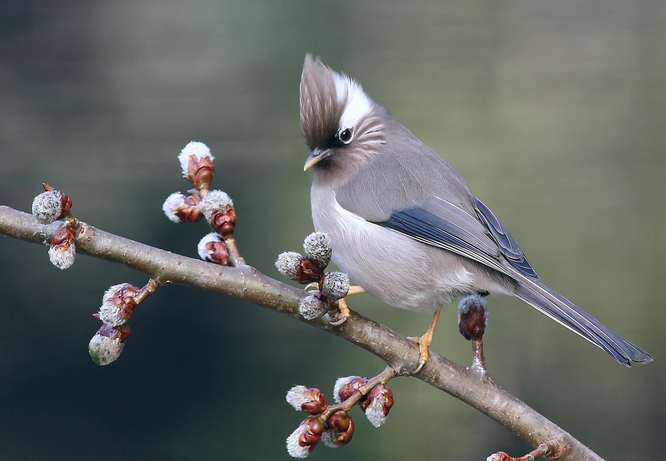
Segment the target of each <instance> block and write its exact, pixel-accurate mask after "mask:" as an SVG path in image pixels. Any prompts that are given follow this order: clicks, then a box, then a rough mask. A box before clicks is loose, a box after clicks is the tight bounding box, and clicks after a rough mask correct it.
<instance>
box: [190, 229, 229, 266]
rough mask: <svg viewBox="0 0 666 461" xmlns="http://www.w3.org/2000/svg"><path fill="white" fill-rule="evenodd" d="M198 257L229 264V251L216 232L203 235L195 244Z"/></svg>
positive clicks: (223, 264)
mask: <svg viewBox="0 0 666 461" xmlns="http://www.w3.org/2000/svg"><path fill="white" fill-rule="evenodd" d="M197 251H198V253H199V257H200V258H201V259H203V260H204V261H210V262H212V263H215V264H220V265H222V266H226V265H228V264H229V251H227V247H226V245H225V244H224V241H223V240H222V237H221V236H220V234H218V233H217V232H211V233H210V234H207V235H205V236H204V237H203V238H202V239H201V240H200V241H199V244H198V245H197Z"/></svg>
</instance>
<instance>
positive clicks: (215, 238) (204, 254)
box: [197, 232, 223, 261]
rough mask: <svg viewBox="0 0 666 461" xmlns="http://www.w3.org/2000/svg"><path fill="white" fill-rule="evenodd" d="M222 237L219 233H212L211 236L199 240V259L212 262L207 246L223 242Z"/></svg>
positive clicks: (207, 235)
mask: <svg viewBox="0 0 666 461" xmlns="http://www.w3.org/2000/svg"><path fill="white" fill-rule="evenodd" d="M222 241H223V240H222V237H221V236H220V234H218V233H217V232H211V233H210V234H206V235H204V236H203V238H202V239H201V240H199V244H198V245H197V252H198V253H199V257H200V258H201V259H203V260H204V261H211V259H210V255H211V253H210V250H209V249H208V248H206V245H207V244H209V243H210V242H222Z"/></svg>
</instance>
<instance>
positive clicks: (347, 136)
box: [338, 128, 354, 144]
mask: <svg viewBox="0 0 666 461" xmlns="http://www.w3.org/2000/svg"><path fill="white" fill-rule="evenodd" d="M353 137H354V133H352V130H351V128H345V129H344V130H342V131H341V132H340V134H338V139H339V140H340V141H342V142H343V143H345V144H349V143H350V142H351V140H352V138H353Z"/></svg>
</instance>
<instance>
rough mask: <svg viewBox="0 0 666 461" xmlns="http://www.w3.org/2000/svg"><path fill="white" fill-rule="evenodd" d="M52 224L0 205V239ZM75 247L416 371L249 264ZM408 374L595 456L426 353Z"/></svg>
mask: <svg viewBox="0 0 666 461" xmlns="http://www.w3.org/2000/svg"><path fill="white" fill-rule="evenodd" d="M58 226H59V224H58V223H54V224H50V225H42V224H40V223H39V222H38V221H37V220H36V219H35V218H34V217H33V216H32V215H30V214H27V213H23V212H20V211H17V210H14V209H12V208H10V207H7V206H0V234H1V235H6V236H10V237H14V238H17V239H20V240H26V241H30V242H33V243H41V244H46V245H48V244H49V242H50V240H51V236H52V235H53V233H54V232H55V231H56V229H57V228H58ZM76 250H77V252H79V253H85V254H88V255H91V256H95V257H98V258H101V259H104V260H107V261H114V262H117V263H120V264H123V265H125V266H127V267H131V268H132V269H135V270H138V271H141V272H144V273H146V274H148V275H149V276H150V277H151V278H153V279H155V280H156V281H157V282H159V283H160V284H168V283H182V284H185V285H190V286H193V287H197V288H202V289H204V290H209V291H214V292H217V293H221V294H225V295H230V296H234V297H237V298H241V299H246V300H248V301H252V302H254V303H256V304H259V305H260V306H263V307H266V308H269V309H272V310H274V311H277V312H280V313H282V314H285V315H288V316H290V317H293V318H295V319H297V320H300V321H302V322H305V323H308V324H310V325H313V326H316V327H317V328H320V329H322V330H325V331H328V332H329V333H332V334H334V335H336V336H339V337H340V338H343V339H345V340H347V341H349V342H351V343H353V344H356V345H357V346H360V347H362V348H363V349H365V350H367V351H369V352H371V353H373V354H375V355H376V356H378V357H379V358H381V359H382V360H384V361H385V362H386V363H387V364H388V366H390V367H392V368H393V369H394V370H395V371H396V373H397V374H398V375H409V374H410V373H409V370H413V369H414V368H415V367H416V364H417V363H418V359H419V349H418V346H417V345H416V343H414V342H413V341H411V340H409V339H407V338H405V337H404V336H401V335H400V334H398V333H396V332H395V331H393V330H391V329H390V328H387V327H385V326H384V325H381V324H379V323H377V322H375V321H373V320H371V319H368V318H366V317H363V316H362V315H360V314H358V313H356V312H353V311H352V312H351V316H350V317H349V319H348V320H347V321H346V322H345V323H343V324H342V325H340V326H333V325H331V324H329V323H328V322H326V321H325V320H322V319H318V320H314V321H308V320H304V319H303V318H302V317H301V316H300V314H299V313H298V304H299V301H300V299H301V298H303V297H304V296H306V294H307V293H306V292H305V291H304V290H301V289H298V288H294V287H292V286H290V285H287V284H285V283H282V282H280V281H277V280H274V279H272V278H270V277H268V276H266V275H264V274H262V273H261V272H259V271H258V270H257V269H255V268H254V267H251V266H239V267H226V266H219V265H216V264H212V263H207V262H204V261H200V260H196V259H192V258H188V257H185V256H181V255H177V254H174V253H170V252H168V251H164V250H160V249H158V248H154V247H151V246H148V245H144V244H142V243H139V242H135V241H133V240H129V239H126V238H123V237H119V236H117V235H113V234H110V233H108V232H104V231H102V230H99V229H96V228H94V227H92V226H90V225H88V224H86V223H83V222H81V231H80V232H79V233H78V234H77V238H76ZM413 376H414V377H416V378H418V379H420V380H422V381H424V382H426V383H428V384H430V385H432V386H435V387H437V388H438V389H441V390H443V391H445V392H447V393H449V394H451V395H452V396H454V397H456V398H458V399H460V400H462V401H463V402H465V403H467V404H469V405H471V406H472V407H474V408H476V409H477V410H479V411H480V412H482V413H484V414H485V415H487V416H489V417H490V418H492V419H494V420H495V421H497V422H498V423H500V424H501V425H503V426H504V427H506V428H507V429H509V430H511V431H512V432H514V433H515V434H516V435H518V436H519V437H521V438H522V439H523V440H525V441H526V442H527V443H528V444H530V445H531V446H532V447H534V448H537V447H539V445H541V444H549V446H553V447H557V450H556V452H555V453H554V454H552V455H551V456H549V459H559V460H597V461H598V460H601V459H602V458H600V457H599V456H598V455H597V454H595V453H594V452H593V451H592V450H590V449H589V448H587V447H586V446H585V445H583V444H582V443H581V442H579V441H578V440H576V439H575V438H574V437H572V436H571V435H570V434H569V433H567V432H566V431H564V430H562V429H561V428H560V427H558V426H557V425H556V424H554V423H552V422H551V421H549V420H548V419H547V418H545V417H544V416H542V415H541V414H539V413H538V412H536V411H535V410H533V409H532V408H530V407H529V406H528V405H526V404H525V403H524V402H522V401H520V400H519V399H517V398H516V397H514V396H512V395H511V394H509V393H507V392H506V391H505V390H504V389H502V388H501V387H500V386H498V385H497V384H495V382H494V381H493V380H492V378H488V377H483V376H482V377H480V376H479V375H478V374H475V373H473V372H472V371H470V370H469V369H468V368H464V367H462V366H460V365H458V364H455V363H453V362H451V361H449V360H447V359H445V358H443V357H441V356H439V355H437V354H435V353H433V352H431V353H430V359H429V360H428V362H427V363H426V365H425V366H424V367H423V369H422V370H421V371H420V372H419V373H417V374H414V375H413Z"/></svg>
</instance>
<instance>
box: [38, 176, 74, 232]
mask: <svg viewBox="0 0 666 461" xmlns="http://www.w3.org/2000/svg"><path fill="white" fill-rule="evenodd" d="M44 189H45V190H46V192H42V193H41V194H39V195H38V196H37V197H35V199H34V200H33V201H32V214H33V215H34V216H35V218H37V220H38V221H39V222H40V223H42V224H51V223H52V222H55V221H57V220H59V219H63V218H64V217H65V216H67V215H68V214H69V211H70V209H71V208H72V199H71V198H69V196H67V195H65V194H63V193H62V192H60V191H59V190H56V189H53V188H52V187H51V186H49V185H48V184H44Z"/></svg>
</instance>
